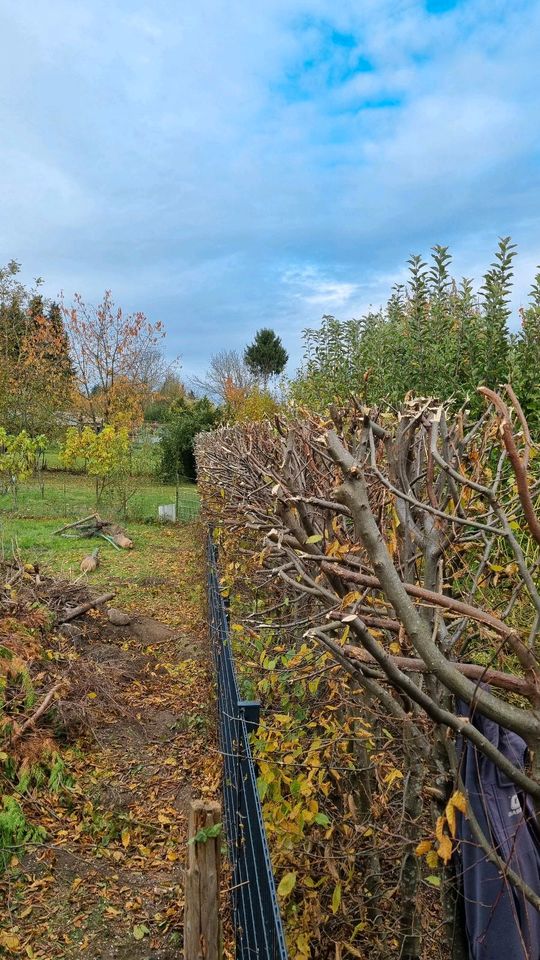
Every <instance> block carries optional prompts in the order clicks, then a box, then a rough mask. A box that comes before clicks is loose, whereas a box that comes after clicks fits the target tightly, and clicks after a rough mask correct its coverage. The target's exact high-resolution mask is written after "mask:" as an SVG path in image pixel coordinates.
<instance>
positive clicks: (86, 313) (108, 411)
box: [62, 290, 165, 427]
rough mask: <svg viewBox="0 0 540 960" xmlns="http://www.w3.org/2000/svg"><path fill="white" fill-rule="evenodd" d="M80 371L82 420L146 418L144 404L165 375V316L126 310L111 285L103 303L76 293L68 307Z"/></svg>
mask: <svg viewBox="0 0 540 960" xmlns="http://www.w3.org/2000/svg"><path fill="white" fill-rule="evenodd" d="M62 310H63V316H64V322H65V324H66V328H67V331H68V336H69V342H70V348H71V358H72V363H73V368H74V375H75V391H74V402H75V406H76V409H77V412H78V414H79V417H80V419H81V420H89V421H91V422H92V423H93V424H94V426H96V427H99V426H101V425H103V424H104V423H113V422H114V423H121V424H122V425H124V426H128V427H130V426H133V425H134V424H136V423H139V422H140V421H142V415H143V405H144V403H145V402H146V401H147V400H148V398H149V397H150V395H151V394H152V391H153V389H154V388H155V386H156V385H157V383H159V382H160V381H162V380H163V376H164V360H163V356H162V353H161V350H160V348H159V344H160V342H161V340H162V339H163V337H164V336H165V331H164V329H163V324H162V323H161V322H159V321H158V322H156V323H152V322H151V321H150V320H148V318H147V317H146V316H145V314H144V313H142V312H140V311H138V312H136V313H131V314H126V313H124V311H123V310H122V308H121V307H117V306H116V304H115V302H114V300H113V297H112V294H111V291H110V290H107V291H106V292H105V294H104V296H103V299H102V301H101V303H100V304H98V306H97V307H95V306H92V305H91V304H87V303H85V302H84V300H83V299H82V297H81V295H80V294H76V295H75V298H74V302H73V305H72V306H71V307H66V306H63V307H62Z"/></svg>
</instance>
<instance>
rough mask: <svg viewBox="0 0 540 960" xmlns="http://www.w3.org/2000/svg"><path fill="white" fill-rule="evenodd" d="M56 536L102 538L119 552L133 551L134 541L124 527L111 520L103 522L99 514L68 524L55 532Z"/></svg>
mask: <svg viewBox="0 0 540 960" xmlns="http://www.w3.org/2000/svg"><path fill="white" fill-rule="evenodd" d="M55 534H57V535H59V536H62V537H81V538H85V537H102V538H103V540H107V542H108V543H110V544H111V545H112V546H113V547H115V548H116V549H117V550H131V548H132V547H133V540H131V539H130V537H128V536H127V534H126V533H125V531H124V530H123V529H122V527H119V526H118V524H117V523H112V522H111V521H110V520H103V519H102V518H101V517H100V516H99V514H98V513H92V514H90V516H88V517H83V518H82V520H76V521H75V523H66V525H65V526H63V527H60V529H59V530H55Z"/></svg>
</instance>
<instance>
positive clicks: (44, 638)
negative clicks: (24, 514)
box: [0, 525, 220, 960]
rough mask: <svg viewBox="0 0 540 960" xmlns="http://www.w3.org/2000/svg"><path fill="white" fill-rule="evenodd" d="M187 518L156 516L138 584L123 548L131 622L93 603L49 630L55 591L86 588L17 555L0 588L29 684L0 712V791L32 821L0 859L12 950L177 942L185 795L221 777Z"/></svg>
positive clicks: (144, 949)
mask: <svg viewBox="0 0 540 960" xmlns="http://www.w3.org/2000/svg"><path fill="white" fill-rule="evenodd" d="M196 530H197V528H196V527H194V526H193V525H191V526H190V527H187V526H186V527H176V528H174V529H172V528H171V529H165V530H162V531H160V532H159V533H160V536H159V540H158V538H157V536H156V534H155V533H154V531H152V536H151V538H149V539H150V546H149V549H151V551H152V560H151V566H152V573H153V576H152V577H146V578H144V579H145V581H146V585H144V583H143V584H141V582H140V580H141V577H140V576H139V574H140V567H138V565H137V563H136V553H135V552H133V553H132V554H130V556H129V566H128V569H127V570H126V571H125V572H124V573H123V574H122V576H121V577H120V578H119V581H120V582H119V584H118V586H119V587H120V589H119V590H118V595H119V596H120V598H121V602H122V607H123V609H127V610H130V611H131V612H132V615H133V622H132V624H131V625H130V626H127V627H126V626H123V627H114V626H112V625H111V624H110V623H109V622H108V621H107V618H106V615H105V612H104V611H103V610H94V611H90V612H89V613H87V614H86V615H85V616H84V617H83V618H80V619H79V620H77V621H76V629H71V630H69V631H65V630H64V631H63V630H62V629H59V628H58V624H57V622H56V623H55V620H54V617H55V616H56V620H58V610H59V609H60V608H61V607H62V604H63V605H64V606H65V605H66V601H67V602H68V603H69V604H71V605H73V604H74V603H75V602H76V601H81V600H82V602H84V597H85V594H86V595H87V591H88V588H87V587H85V586H82V585H81V584H75V585H73V584H66V583H64V584H63V585H61V584H60V583H59V582H58V581H55V580H54V579H53V578H49V579H47V578H44V577H43V576H40V575H39V572H38V571H36V569H35V568H31V569H30V565H28V564H27V565H26V567H27V569H25V565H24V564H21V563H19V564H18V565H16V564H15V563H14V564H13V568H12V570H13V571H14V570H15V566H18V569H19V570H21V569H22V571H23V573H22V575H21V574H20V573H19V575H18V577H16V578H15V579H16V580H17V581H18V586H17V583H15V585H10V586H8V588H6V590H5V591H4V592H3V593H2V594H0V598H1V600H7V601H8V602H7V604H4V603H3V602H1V601H0V644H3V645H4V647H5V648H6V649H8V651H10V653H11V652H13V651H15V653H14V656H16V657H17V658H18V661H17V664H18V666H19V667H21V668H23V669H24V670H25V671H26V674H27V676H28V684H29V685H30V687H31V688H32V691H33V694H34V699H32V698H30V699H27V700H26V701H24V699H21V696H22V695H19V696H18V698H17V696H14V697H12V699H11V700H9V698H8V697H6V696H5V694H4V696H5V704H6V705H11V706H10V712H9V715H8V714H6V712H5V711H4V713H3V714H1V715H0V716H1V717H2V720H3V723H4V728H3V729H2V726H0V735H1V737H2V739H0V748H2V749H3V746H2V745H3V742H4V740H5V741H6V744H11V747H8V751H10V752H8V751H6V756H8V765H7V767H6V764H4V768H3V769H2V766H1V765H0V777H1V780H0V783H1V792H2V794H3V796H4V797H6V796H7V797H13V798H15V802H16V804H18V806H19V807H20V810H21V811H22V814H23V815H24V818H25V821H26V823H27V824H28V825H29V836H30V839H26V838H25V839H24V840H21V842H19V843H13V845H12V848H11V849H10V850H9V851H8V858H7V862H6V864H5V869H4V871H3V873H0V896H1V897H2V899H3V902H4V904H5V909H4V913H3V916H2V918H1V920H0V953H4V954H5V955H6V956H8V957H21V956H22V957H28V958H29V960H56V958H58V960H60V958H65V960H69V958H75V957H79V956H85V957H88V958H91V960H98V958H99V960H113V958H118V960H128V958H129V960H143V958H145V960H150V958H151V960H158V958H159V960H172V958H173V957H175V958H177V957H178V956H179V955H180V951H181V947H182V922H183V871H184V865H185V855H186V845H187V816H186V814H187V807H188V804H189V801H190V799H191V798H192V797H198V796H201V795H202V796H207V797H208V798H209V799H215V798H216V797H217V795H218V788H219V776H220V769H219V764H218V763H216V755H217V745H216V742H215V717H214V714H213V706H212V704H213V701H214V696H213V693H212V681H211V676H210V669H209V651H208V649H207V639H206V628H205V620H204V606H203V595H204V565H203V557H202V550H201V546H200V544H201V542H202V537H200V536H198V535H197V532H196ZM147 559H148V558H147ZM122 569H123V568H122ZM25 574H26V575H27V579H25V576H24V575H25ZM4 576H5V570H3V571H2V573H1V574H0V578H1V577H4ZM32 578H33V579H32ZM36 579H38V580H39V584H38V586H39V588H40V591H41V592H39V591H38V590H37V589H36ZM47 584H48V588H47ZM48 589H49V592H48ZM75 589H76V591H77V596H75V595H74V590H75ZM25 591H26V592H25ZM66 595H68V596H66ZM116 602H117V601H115V603H116ZM14 614H15V615H17V617H18V621H17V622H18V626H17V628H16V629H15V628H14V626H13V623H14ZM0 649H2V648H1V647H0ZM12 662H13V661H12V660H10V661H8V663H10V664H12ZM12 672H13V669H12ZM55 683H56V684H60V685H61V686H60V687H59V689H58V691H57V692H56V693H55V695H54V699H53V701H52V703H51V707H50V709H49V710H47V711H46V712H45V713H44V714H43V715H42V716H41V717H39V719H37V720H36V722H35V725H33V726H31V728H28V729H27V731H26V732H25V733H24V735H22V736H21V737H20V739H19V741H18V744H17V750H16V749H15V748H14V747H13V730H20V729H21V727H22V726H23V725H24V723H25V722H26V720H25V718H27V717H28V716H29V715H31V714H32V712H34V713H35V712H36V709H37V708H38V707H39V703H40V702H42V701H43V697H44V694H46V691H47V690H49V691H50V689H51V688H52V687H53V686H54V684H55ZM10 684H11V686H10ZM28 684H27V686H28ZM23 686H24V684H23ZM11 687H14V689H15V688H16V684H15V686H14V683H13V678H11V679H9V678H8V682H7V687H6V689H7V690H8V692H9V690H10V689H11ZM30 701H32V706H29V704H30ZM29 744H33V745H32V746H31V748H30V747H29ZM3 755H4V754H0V756H3ZM55 764H56V770H57V776H56V780H54V778H53V777H52V774H51V772H49V776H48V779H45V780H44V776H45V774H43V770H45V771H50V769H51V768H55ZM21 769H22V770H23V771H24V770H26V771H27V775H26V780H24V778H23V780H21V776H20V773H21ZM39 769H41V770H42V773H41V774H40V775H36V774H35V771H36V770H39ZM58 771H60V772H58ZM21 786H22V787H23V789H21Z"/></svg>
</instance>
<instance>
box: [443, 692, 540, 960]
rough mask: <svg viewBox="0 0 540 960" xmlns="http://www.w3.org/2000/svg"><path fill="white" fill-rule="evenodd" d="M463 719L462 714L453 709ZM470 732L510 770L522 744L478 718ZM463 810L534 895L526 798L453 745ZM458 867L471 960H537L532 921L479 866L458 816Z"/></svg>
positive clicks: (521, 755) (539, 843)
mask: <svg viewBox="0 0 540 960" xmlns="http://www.w3.org/2000/svg"><path fill="white" fill-rule="evenodd" d="M460 710H461V711H462V712H463V715H467V714H468V713H469V708H468V707H467V706H465V705H464V704H461V705H460ZM471 722H472V723H473V724H474V726H475V727H476V728H477V729H478V730H480V732H481V733H483V734H484V736H485V737H487V739H488V740H490V741H491V743H493V744H494V746H496V747H497V748H498V749H499V750H500V751H501V753H503V754H504V755H505V756H506V757H508V759H509V760H511V761H512V762H513V763H514V764H515V765H516V766H518V767H520V768H523V767H524V764H525V754H526V750H527V746H526V744H525V741H524V740H522V738H521V737H519V736H517V734H515V733H511V732H510V731H509V730H506V729H505V728H504V727H501V726H499V724H497V723H494V722H493V721H492V720H487V719H486V718H485V717H482V716H480V714H475V715H474V716H473V717H472V718H471ZM460 766H461V777H462V780H463V782H464V784H465V787H466V789H467V794H468V802H469V803H470V805H471V807H472V810H473V812H474V814H475V816H476V818H477V820H478V822H479V824H480V827H481V829H482V831H483V833H484V835H485V836H486V837H487V838H488V839H489V840H490V841H491V843H492V845H493V847H494V849H495V850H496V852H497V853H498V855H499V856H500V857H501V858H502V859H503V860H504V861H505V862H506V863H507V864H508V866H510V867H511V868H512V869H513V870H514V871H515V872H516V873H517V874H519V876H521V877H522V878H523V880H524V881H525V882H526V883H527V884H529V886H530V887H532V889H533V890H534V891H535V892H537V893H539V894H540V837H539V834H538V831H537V828H536V821H535V816H534V809H533V806H532V803H531V801H530V798H528V797H526V796H525V795H524V794H523V792H521V791H519V790H518V789H516V786H515V784H514V783H512V781H511V780H509V779H508V777H506V776H505V774H503V773H501V771H500V770H498V769H497V767H496V766H495V765H494V764H493V763H492V761H491V760H488V759H487V757H484V756H483V755H482V754H481V753H479V751H478V750H477V749H476V748H475V747H473V746H472V745H471V744H470V743H469V742H468V741H465V740H463V742H462V744H461V764H460ZM458 838H459V840H460V843H459V854H460V866H459V872H460V873H461V877H462V883H463V896H464V908H465V920H466V927H467V938H468V943H469V951H470V955H471V960H540V913H539V912H538V911H537V910H535V908H534V907H533V906H532V905H531V904H530V903H529V902H528V901H527V900H526V899H525V897H524V896H523V894H521V893H520V892H519V891H518V890H516V888H515V887H514V886H512V885H511V884H510V883H509V882H508V881H507V880H505V879H504V877H503V876H502V875H501V873H500V872H499V870H498V868H497V867H496V866H495V865H494V864H492V863H490V862H489V860H487V859H486V856H485V854H484V853H483V852H482V850H481V848H480V847H479V846H478V844H477V842H476V840H475V839H474V837H473V835H472V833H471V830H470V827H469V824H468V822H467V818H466V817H464V816H462V815H458Z"/></svg>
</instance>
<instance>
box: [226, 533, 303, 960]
mask: <svg viewBox="0 0 540 960" xmlns="http://www.w3.org/2000/svg"><path fill="white" fill-rule="evenodd" d="M207 562H208V581H207V587H208V610H209V622H210V636H211V641H212V652H213V657H214V665H215V670H216V677H217V688H218V715H219V740H220V749H221V753H222V756H223V806H224V820H225V833H226V837H227V846H228V856H229V860H230V863H231V867H232V874H233V876H232V911H233V921H234V929H235V935H236V957H237V960H253V958H259V960H287V949H286V946H285V937H284V933H283V924H282V920H281V915H280V912H279V906H278V901H277V894H276V885H275V881H274V875H273V872H272V864H271V861H270V854H269V851H268V842H267V839H266V832H265V828H264V822H263V816H262V809H261V802H260V798H259V792H258V789H257V771H256V767H255V764H254V762H253V757H252V754H251V746H250V742H249V735H250V733H251V732H252V731H254V730H256V729H257V726H258V722H259V711H260V705H259V703H258V702H256V701H251V700H250V701H248V700H243V699H242V698H241V696H240V690H239V687H238V678H237V675H236V668H235V663H234V657H233V653H232V647H231V637H230V631H229V623H228V617H227V609H226V606H225V602H224V599H223V597H222V595H221V592H220V588H219V576H218V566H217V551H216V547H215V546H214V543H213V541H212V537H211V535H209V536H208V546H207Z"/></svg>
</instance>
